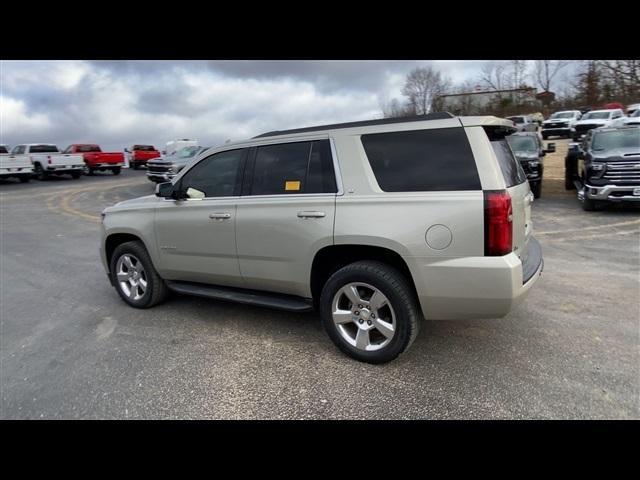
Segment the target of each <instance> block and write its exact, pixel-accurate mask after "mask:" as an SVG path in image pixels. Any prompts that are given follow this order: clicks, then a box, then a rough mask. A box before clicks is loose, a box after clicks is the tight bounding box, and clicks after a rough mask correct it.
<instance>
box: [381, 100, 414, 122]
mask: <svg viewBox="0 0 640 480" xmlns="http://www.w3.org/2000/svg"><path fill="white" fill-rule="evenodd" d="M415 114H416V110H415V108H414V106H413V105H412V104H403V103H402V102H401V101H399V100H398V99H397V98H394V99H392V100H391V101H389V102H385V103H384V104H383V105H382V115H383V116H384V118H394V117H410V116H413V115H415Z"/></svg>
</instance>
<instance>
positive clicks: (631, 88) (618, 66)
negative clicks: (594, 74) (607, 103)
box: [598, 60, 640, 103]
mask: <svg viewBox="0 0 640 480" xmlns="http://www.w3.org/2000/svg"><path fill="white" fill-rule="evenodd" d="M598 66H599V67H600V72H601V79H602V82H603V87H604V88H605V89H606V90H607V91H609V92H610V96H611V97H612V98H615V99H617V100H618V101H622V102H627V103H629V102H636V101H637V100H638V98H640V60H602V61H599V62H598Z"/></svg>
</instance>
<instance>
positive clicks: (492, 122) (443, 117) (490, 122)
mask: <svg viewBox="0 0 640 480" xmlns="http://www.w3.org/2000/svg"><path fill="white" fill-rule="evenodd" d="M447 120H449V121H450V122H451V125H448V126H449V127H457V126H459V127H471V126H492V127H503V128H508V129H513V123H512V122H511V121H509V120H506V119H504V118H498V117H494V116H490V115H484V116H474V117H456V116H454V115H452V114H451V113H449V112H435V113H430V114H427V115H416V116H414V117H401V118H384V119H377V120H365V121H360V122H349V123H335V124H331V125H319V126H317V127H305V128H296V129H292V130H276V131H272V132H267V133H263V134H261V135H258V136H255V137H253V138H252V139H249V140H243V141H238V142H232V143H229V144H225V146H228V145H233V146H236V145H241V144H246V143H251V140H254V139H263V138H268V137H280V136H286V135H292V136H295V135H300V136H303V135H302V134H305V133H313V132H320V131H327V130H342V129H350V128H358V127H368V126H372V127H375V126H385V125H396V124H397V125H398V126H399V127H400V126H402V125H403V124H404V125H406V124H411V123H414V122H416V123H417V122H429V121H441V122H442V121H447ZM455 120H457V122H456V121H455ZM443 128H444V127H443Z"/></svg>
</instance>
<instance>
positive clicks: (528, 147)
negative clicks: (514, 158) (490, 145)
mask: <svg viewBox="0 0 640 480" xmlns="http://www.w3.org/2000/svg"><path fill="white" fill-rule="evenodd" d="M507 141H508V142H509V145H511V149H512V150H513V151H514V152H523V151H536V150H538V142H537V140H536V138H534V137H532V136H526V137H524V136H522V137H521V136H510V137H507Z"/></svg>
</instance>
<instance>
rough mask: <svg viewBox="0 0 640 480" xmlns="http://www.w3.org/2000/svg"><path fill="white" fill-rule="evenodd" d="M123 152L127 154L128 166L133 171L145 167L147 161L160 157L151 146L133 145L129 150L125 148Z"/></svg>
mask: <svg viewBox="0 0 640 480" xmlns="http://www.w3.org/2000/svg"><path fill="white" fill-rule="evenodd" d="M124 151H125V152H127V153H128V154H129V165H131V166H132V167H133V169H134V170H138V168H140V167H141V166H142V165H146V164H147V161H148V160H151V159H152V158H158V157H159V156H160V152H159V151H158V150H156V149H155V147H153V146H151V145H134V146H133V147H131V148H130V149H129V148H125V149H124Z"/></svg>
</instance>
